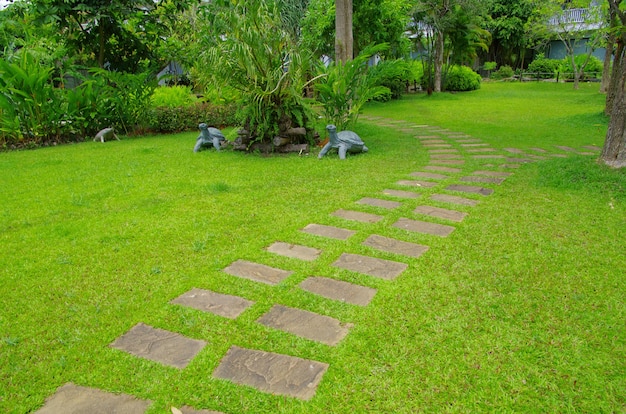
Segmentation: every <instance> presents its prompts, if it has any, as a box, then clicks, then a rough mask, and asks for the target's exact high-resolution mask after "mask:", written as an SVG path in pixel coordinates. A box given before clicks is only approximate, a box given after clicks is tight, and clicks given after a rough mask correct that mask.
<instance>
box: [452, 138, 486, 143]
mask: <svg viewBox="0 0 626 414" xmlns="http://www.w3.org/2000/svg"><path fill="white" fill-rule="evenodd" d="M456 142H458V143H475V142H482V140H480V139H478V138H467V139H457V140H456Z"/></svg>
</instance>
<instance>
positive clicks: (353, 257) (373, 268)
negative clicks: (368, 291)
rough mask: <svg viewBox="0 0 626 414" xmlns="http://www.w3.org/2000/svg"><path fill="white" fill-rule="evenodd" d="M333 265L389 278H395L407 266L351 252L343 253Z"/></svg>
mask: <svg viewBox="0 0 626 414" xmlns="http://www.w3.org/2000/svg"><path fill="white" fill-rule="evenodd" d="M333 266H335V267H340V268H342V269H347V270H352V271H353V272H358V273H364V274H366V275H369V276H374V277H379V278H381V279H388V280H391V279H395V278H396V277H398V276H399V275H400V274H401V273H402V272H404V270H405V269H406V268H407V265H406V264H405V263H399V262H393V261H391V260H384V259H376V258H374V257H369V256H361V255H359V254H350V253H344V254H342V255H341V256H340V257H339V259H337V260H336V261H335V262H334V263H333Z"/></svg>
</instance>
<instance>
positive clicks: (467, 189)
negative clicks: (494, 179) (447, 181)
mask: <svg viewBox="0 0 626 414" xmlns="http://www.w3.org/2000/svg"><path fill="white" fill-rule="evenodd" d="M446 190H450V191H460V192H462V193H472V194H480V195H484V196H487V195H490V194H493V190H492V189H491V188H484V187H474V186H471V185H458V184H452V185H449V186H447V187H446Z"/></svg>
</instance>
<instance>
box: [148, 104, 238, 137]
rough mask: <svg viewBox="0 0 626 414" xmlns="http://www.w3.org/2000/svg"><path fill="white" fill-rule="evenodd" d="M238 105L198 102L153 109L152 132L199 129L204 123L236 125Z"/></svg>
mask: <svg viewBox="0 0 626 414" xmlns="http://www.w3.org/2000/svg"><path fill="white" fill-rule="evenodd" d="M236 112H237V105H235V104H228V105H214V104H211V103H207V102H196V103H195V104H193V105H189V106H179V107H173V108H171V107H167V106H160V107H157V108H153V109H152V110H151V111H150V115H149V125H148V127H149V128H150V130H151V131H154V132H160V133H169V132H180V131H189V130H195V129H198V124H199V123H201V122H204V123H206V124H208V125H211V126H215V127H224V126H227V125H236V124H237V119H236Z"/></svg>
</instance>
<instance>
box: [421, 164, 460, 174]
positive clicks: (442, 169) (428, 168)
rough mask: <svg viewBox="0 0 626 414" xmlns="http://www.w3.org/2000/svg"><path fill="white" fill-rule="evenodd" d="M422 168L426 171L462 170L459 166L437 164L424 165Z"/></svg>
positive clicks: (449, 171) (448, 171)
mask: <svg viewBox="0 0 626 414" xmlns="http://www.w3.org/2000/svg"><path fill="white" fill-rule="evenodd" d="M424 169H425V170H428V171H439V172H447V173H460V172H461V171H463V170H461V169H460V168H454V167H440V166H438V165H427V166H425V167H424Z"/></svg>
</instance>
